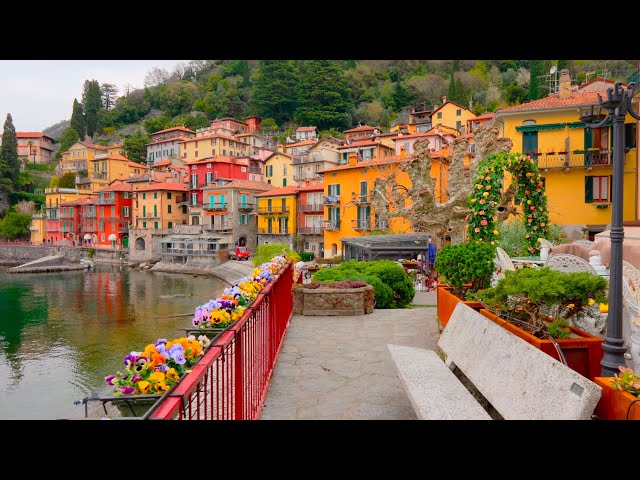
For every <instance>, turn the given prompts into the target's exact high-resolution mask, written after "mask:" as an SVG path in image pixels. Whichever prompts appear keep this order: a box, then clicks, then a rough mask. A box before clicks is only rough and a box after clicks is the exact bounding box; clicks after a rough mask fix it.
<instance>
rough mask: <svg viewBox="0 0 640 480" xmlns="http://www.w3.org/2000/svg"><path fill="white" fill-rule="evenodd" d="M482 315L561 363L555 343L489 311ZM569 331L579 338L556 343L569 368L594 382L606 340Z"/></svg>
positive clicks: (599, 368)
mask: <svg viewBox="0 0 640 480" xmlns="http://www.w3.org/2000/svg"><path fill="white" fill-rule="evenodd" d="M480 313H481V314H482V315H484V316H485V317H487V318H488V319H489V320H491V321H492V322H495V323H497V324H498V325H500V326H501V327H502V328H504V329H506V330H508V331H510V332H511V333H513V334H514V335H516V336H518V337H520V338H521V339H523V340H524V341H525V342H527V343H529V344H530V345H533V346H534V347H536V348H537V349H539V350H542V351H543V352H544V353H546V354H547V355H549V356H551V357H553V358H555V359H556V360H558V361H560V357H559V356H558V352H557V351H556V348H555V347H554V345H553V343H551V340H548V339H544V338H538V337H536V336H534V335H532V334H530V333H529V332H526V331H524V330H522V329H521V328H518V327H517V326H516V325H515V324H513V323H510V322H508V321H507V320H505V319H503V318H500V317H498V316H497V315H494V314H493V313H491V312H490V311H489V310H485V309H481V310H480ZM569 329H570V330H571V332H572V333H574V334H575V335H577V336H578V337H579V338H556V342H558V345H560V348H561V349H562V353H563V354H564V356H565V358H566V359H567V364H568V367H569V368H570V369H571V370H574V371H576V372H578V373H579V374H580V375H582V376H583V377H587V378H588V379H589V380H591V381H593V379H594V378H595V377H596V376H598V375H600V371H601V369H602V367H601V366H600V360H602V355H603V354H604V352H603V351H602V342H604V339H603V338H601V337H597V336H595V335H591V334H589V333H587V332H583V331H582V330H580V329H578V328H575V327H569Z"/></svg>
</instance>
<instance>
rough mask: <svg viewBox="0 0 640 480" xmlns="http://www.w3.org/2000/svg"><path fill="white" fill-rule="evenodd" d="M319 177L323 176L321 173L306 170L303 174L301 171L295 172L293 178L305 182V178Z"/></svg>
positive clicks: (314, 178) (315, 178) (313, 178)
mask: <svg viewBox="0 0 640 480" xmlns="http://www.w3.org/2000/svg"><path fill="white" fill-rule="evenodd" d="M319 178H322V175H320V174H319V173H318V172H305V173H302V174H299V173H294V174H293V179H294V180H295V181H296V182H304V181H305V180H317V179H319Z"/></svg>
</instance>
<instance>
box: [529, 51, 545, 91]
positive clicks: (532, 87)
mask: <svg viewBox="0 0 640 480" xmlns="http://www.w3.org/2000/svg"><path fill="white" fill-rule="evenodd" d="M542 62H543V61H542V60H532V61H531V80H530V81H529V100H537V99H539V98H540V97H541V96H542V95H541V90H542V89H541V88H540V77H541V76H542Z"/></svg>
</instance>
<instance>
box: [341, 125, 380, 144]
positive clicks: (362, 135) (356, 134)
mask: <svg viewBox="0 0 640 480" xmlns="http://www.w3.org/2000/svg"><path fill="white" fill-rule="evenodd" d="M380 132H381V130H380V127H370V126H369V125H359V126H357V127H355V128H350V129H349V130H345V131H344V132H342V133H344V138H345V140H346V141H354V142H355V141H358V140H365V139H367V138H370V137H371V136H372V135H374V134H376V133H380Z"/></svg>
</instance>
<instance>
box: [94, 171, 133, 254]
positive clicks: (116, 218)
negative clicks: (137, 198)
mask: <svg viewBox="0 0 640 480" xmlns="http://www.w3.org/2000/svg"><path fill="white" fill-rule="evenodd" d="M132 192H133V188H132V187H131V184H130V183H128V182H125V181H122V180H115V181H114V182H112V183H111V185H109V186H108V187H105V188H103V189H100V190H98V191H97V192H96V193H97V195H98V198H97V200H96V210H97V212H96V220H97V225H98V232H97V237H98V245H99V246H101V247H113V248H128V247H129V223H130V222H131V217H132V196H133V193H132Z"/></svg>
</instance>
